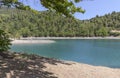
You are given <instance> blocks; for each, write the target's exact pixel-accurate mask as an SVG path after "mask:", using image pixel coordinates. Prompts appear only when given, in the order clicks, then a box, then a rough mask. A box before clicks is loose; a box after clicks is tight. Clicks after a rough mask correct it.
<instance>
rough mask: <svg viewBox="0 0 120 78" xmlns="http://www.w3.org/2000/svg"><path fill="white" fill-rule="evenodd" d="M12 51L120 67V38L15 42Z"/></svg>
mask: <svg viewBox="0 0 120 78" xmlns="http://www.w3.org/2000/svg"><path fill="white" fill-rule="evenodd" d="M11 51H15V52H24V53H32V54H38V55H41V56H45V57H51V58H57V59H62V60H69V61H76V62H80V63H86V64H91V65H97V66H108V67H113V68H120V40H111V39H110V40H108V39H93V40H92V39H78V40H75V39H74V40H68V39H66V40H55V43H49V44H13V45H12V46H11Z"/></svg>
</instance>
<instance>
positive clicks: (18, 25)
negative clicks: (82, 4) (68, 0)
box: [0, 8, 120, 38]
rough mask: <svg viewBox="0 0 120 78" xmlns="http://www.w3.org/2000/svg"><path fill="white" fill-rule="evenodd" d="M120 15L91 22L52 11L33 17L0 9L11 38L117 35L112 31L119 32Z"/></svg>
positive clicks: (0, 25) (2, 24) (1, 23)
mask: <svg viewBox="0 0 120 78" xmlns="http://www.w3.org/2000/svg"><path fill="white" fill-rule="evenodd" d="M119 15H120V13H119V12H118V13H116V12H115V13H114V14H113V13H112V14H108V15H105V16H101V17H100V16H97V17H96V18H92V19H90V20H74V19H73V18H71V17H64V16H61V15H59V14H56V12H51V11H43V12H39V13H37V14H34V13H33V12H30V11H24V10H18V9H5V8H4V9H0V29H2V30H4V31H5V32H6V33H7V34H9V36H10V37H11V38H20V37H31V36H32V37H83V36H84V37H94V36H96V37H97V36H103V37H104V36H112V35H113V36H114V34H112V33H111V32H110V31H111V30H112V29H117V30H119V29H120V23H119V22H118V21H120V19H119ZM113 20H114V21H113Z"/></svg>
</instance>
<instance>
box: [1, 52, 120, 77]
mask: <svg viewBox="0 0 120 78" xmlns="http://www.w3.org/2000/svg"><path fill="white" fill-rule="evenodd" d="M0 78H120V69H113V68H108V67H101V66H91V65H87V64H81V63H76V62H69V61H60V60H57V59H52V58H46V57H41V56H37V55H28V54H24V53H15V52H0Z"/></svg>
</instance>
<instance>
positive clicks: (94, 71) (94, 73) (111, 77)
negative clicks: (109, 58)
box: [44, 62, 120, 78]
mask: <svg viewBox="0 0 120 78" xmlns="http://www.w3.org/2000/svg"><path fill="white" fill-rule="evenodd" d="M70 64H71V65H65V64H60V63H57V65H52V64H48V63H46V64H45V66H46V67H47V68H45V69H44V70H45V71H49V72H52V73H54V76H56V77H58V78H120V69H112V68H108V67H101V66H91V65H87V64H80V63H75V62H71V63H70Z"/></svg>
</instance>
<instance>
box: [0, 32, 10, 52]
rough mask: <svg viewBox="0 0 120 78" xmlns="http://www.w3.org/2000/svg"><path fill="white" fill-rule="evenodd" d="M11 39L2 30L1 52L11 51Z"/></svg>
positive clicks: (0, 34)
mask: <svg viewBox="0 0 120 78" xmlns="http://www.w3.org/2000/svg"><path fill="white" fill-rule="evenodd" d="M9 45H11V44H10V39H9V37H8V36H7V35H6V33H5V32H4V31H3V30H0V52H3V51H7V50H8V49H9Z"/></svg>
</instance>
